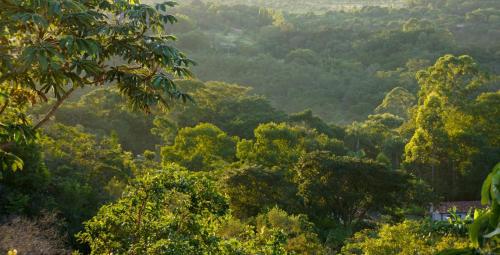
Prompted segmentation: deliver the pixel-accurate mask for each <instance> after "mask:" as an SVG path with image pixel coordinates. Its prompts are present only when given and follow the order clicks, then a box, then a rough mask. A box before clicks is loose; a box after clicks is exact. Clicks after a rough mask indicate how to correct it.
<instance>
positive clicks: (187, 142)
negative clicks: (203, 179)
mask: <svg viewBox="0 0 500 255" xmlns="http://www.w3.org/2000/svg"><path fill="white" fill-rule="evenodd" d="M237 140H238V139H237V138H236V137H229V136H228V135H227V134H226V133H224V132H223V131H222V130H220V129H219V128H218V127H216V126H214V125H212V124H208V123H202V124H199V125H197V126H195V127H192V128H190V127H186V128H183V129H181V130H179V132H178V134H177V136H176V137H175V142H174V144H173V145H171V146H164V147H163V148H162V149H161V157H162V162H163V164H164V165H168V164H170V163H171V162H176V163H178V164H180V165H182V166H184V167H186V168H188V169H190V170H193V171H203V170H205V171H208V170H215V169H216V168H218V167H223V166H224V165H225V164H227V163H231V162H234V161H236V142H237Z"/></svg>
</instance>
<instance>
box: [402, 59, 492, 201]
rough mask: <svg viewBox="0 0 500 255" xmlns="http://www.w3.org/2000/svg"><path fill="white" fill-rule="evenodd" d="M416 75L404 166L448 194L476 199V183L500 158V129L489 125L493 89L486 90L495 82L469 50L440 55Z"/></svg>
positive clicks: (440, 192)
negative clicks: (417, 89)
mask: <svg viewBox="0 0 500 255" xmlns="http://www.w3.org/2000/svg"><path fill="white" fill-rule="evenodd" d="M417 79H418V82H419V84H420V87H421V89H420V92H419V98H418V104H417V108H416V110H415V114H416V116H414V117H413V118H414V119H415V132H414V133H413V136H412V137H411V139H410V141H409V142H408V144H407V145H406V147H405V165H406V168H407V169H410V170H412V171H414V172H415V173H416V174H417V175H419V176H421V177H424V178H426V179H427V180H429V182H430V183H431V184H432V185H433V187H434V188H435V189H436V190H437V192H438V193H439V194H441V195H444V196H445V198H447V199H475V198H476V197H477V195H476V194H475V191H474V190H475V187H478V186H479V185H480V183H481V180H482V179H483V178H484V177H485V176H486V175H487V173H488V171H489V170H488V169H490V168H491V167H492V166H493V165H494V164H495V163H496V162H498V160H500V159H499V158H498V155H499V154H498V153H499V152H500V151H499V147H498V146H497V145H496V144H497V143H498V139H497V138H493V137H498V136H499V135H500V133H499V131H498V130H492V129H490V128H491V127H493V126H494V124H493V123H495V122H496V121H494V120H493V119H491V118H492V117H493V118H494V116H496V115H498V114H497V112H498V110H497V109H498V106H494V105H493V104H494V102H495V100H496V97H497V95H496V94H498V93H494V92H489V90H492V89H493V90H494V89H495V87H494V86H491V83H490V81H489V78H488V75H487V74H485V73H483V72H481V70H480V69H479V67H478V65H477V64H476V63H475V62H474V60H473V59H472V58H471V57H469V56H460V57H456V56H452V55H446V56H443V57H441V58H439V59H438V60H437V61H436V63H435V64H434V65H433V66H431V67H429V68H428V69H427V70H422V71H420V72H419V73H418V74H417ZM486 105H488V106H487V107H488V109H485V108H483V107H485V106H486ZM480 109H482V110H480ZM489 138H491V139H489ZM438 180H439V182H438ZM463 187H469V188H467V189H464V188H463Z"/></svg>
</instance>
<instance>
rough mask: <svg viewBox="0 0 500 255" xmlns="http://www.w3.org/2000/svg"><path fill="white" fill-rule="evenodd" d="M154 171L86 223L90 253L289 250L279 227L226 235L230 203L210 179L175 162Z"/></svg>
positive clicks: (267, 252) (278, 254) (278, 253)
mask: <svg viewBox="0 0 500 255" xmlns="http://www.w3.org/2000/svg"><path fill="white" fill-rule="evenodd" d="M150 173H151V174H146V175H144V176H142V177H140V178H137V179H136V180H134V182H133V183H132V184H131V185H130V186H128V187H127V189H126V191H125V192H124V195H123V196H122V197H121V198H120V199H119V200H118V201H116V202H115V203H112V204H109V205H105V206H103V207H102V208H101V209H100V210H99V212H98V213H97V215H96V216H95V217H94V218H92V219H91V220H89V221H88V222H86V224H85V231H83V232H81V233H79V234H78V238H79V239H80V240H81V241H82V242H84V243H87V244H89V245H90V248H91V254H109V253H113V254H114V253H117V254H125V253H126V254H228V255H229V254H264V255H271V254H272V255H281V254H285V249H284V244H285V243H286V242H287V237H286V235H285V234H284V233H283V231H282V230H280V229H278V228H273V229H269V232H267V233H268V235H265V236H264V235H261V234H260V233H259V232H256V231H253V230H251V229H249V228H248V227H246V226H242V229H247V230H249V231H248V232H246V233H244V236H245V237H246V238H241V239H238V238H236V237H234V236H231V235H224V234H223V233H224V226H225V225H227V223H228V220H229V219H230V218H228V217H229V215H228V204H227V202H226V198H225V197H224V196H223V195H222V194H220V193H219V192H218V191H217V190H216V188H215V185H214V184H213V183H212V182H210V181H209V180H207V179H206V178H203V177H196V176H194V175H192V174H190V173H188V172H187V171H186V170H185V169H183V168H181V167H178V166H176V165H174V164H171V165H168V166H166V167H164V168H163V169H162V170H159V171H156V172H154V171H150ZM240 230H241V229H240ZM240 237H241V236H240Z"/></svg>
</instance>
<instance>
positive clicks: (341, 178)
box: [293, 152, 409, 226]
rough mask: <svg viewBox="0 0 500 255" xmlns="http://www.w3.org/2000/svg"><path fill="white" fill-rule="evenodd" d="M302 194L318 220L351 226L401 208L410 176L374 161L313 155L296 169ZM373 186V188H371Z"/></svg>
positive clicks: (314, 153) (295, 174) (305, 158)
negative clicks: (323, 219) (394, 208)
mask: <svg viewBox="0 0 500 255" xmlns="http://www.w3.org/2000/svg"><path fill="white" fill-rule="evenodd" d="M293 181H294V182H295V183H296V184H297V187H298V195H299V196H300V197H301V199H302V200H303V201H304V205H305V206H306V207H307V208H308V209H307V210H308V214H309V215H313V216H315V217H325V218H332V219H334V220H337V221H339V222H340V223H342V224H343V225H344V226H351V225H352V224H353V223H357V222H359V221H360V220H363V219H365V218H366V217H368V214H369V213H370V212H379V213H383V212H384V211H385V209H387V208H391V207H396V206H398V205H401V202H402V200H403V197H404V195H402V193H403V191H404V190H405V189H407V188H409V187H408V185H406V183H408V177H406V176H405V175H403V174H402V173H399V172H395V171H389V170H387V169H386V168H385V167H384V166H383V165H381V164H379V163H376V162H374V161H371V160H365V159H356V158H351V157H346V156H336V155H332V154H331V153H327V152H313V153H309V154H306V155H305V156H303V157H302V158H301V159H300V161H299V163H297V165H296V166H295V168H294V178H293ZM368 183H369V185H367V184H368Z"/></svg>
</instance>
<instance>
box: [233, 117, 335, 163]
mask: <svg viewBox="0 0 500 255" xmlns="http://www.w3.org/2000/svg"><path fill="white" fill-rule="evenodd" d="M254 133H255V141H252V140H242V141H240V142H239V143H238V148H237V156H238V158H239V159H241V160H242V161H245V162H249V163H254V164H260V165H263V166H267V167H278V168H283V169H287V168H291V167H292V166H293V165H294V164H295V163H296V162H297V161H298V159H299V158H300V156H301V155H303V154H304V153H307V152H311V151H315V150H325V151H331V152H333V153H336V154H338V155H343V154H344V153H345V150H344V145H343V143H342V142H341V141H339V140H336V139H333V138H329V137H328V136H327V135H325V134H319V133H318V132H317V131H315V130H310V129H307V128H304V127H299V126H290V125H287V124H285V123H281V124H276V123H267V124H261V125H259V126H258V127H257V128H256V129H255V130H254Z"/></svg>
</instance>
